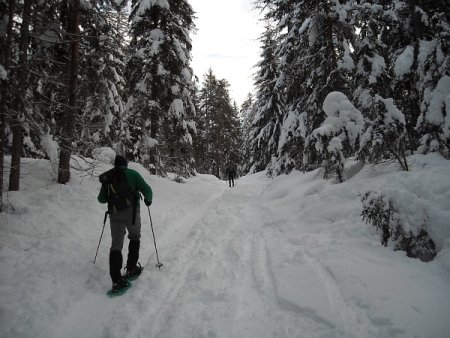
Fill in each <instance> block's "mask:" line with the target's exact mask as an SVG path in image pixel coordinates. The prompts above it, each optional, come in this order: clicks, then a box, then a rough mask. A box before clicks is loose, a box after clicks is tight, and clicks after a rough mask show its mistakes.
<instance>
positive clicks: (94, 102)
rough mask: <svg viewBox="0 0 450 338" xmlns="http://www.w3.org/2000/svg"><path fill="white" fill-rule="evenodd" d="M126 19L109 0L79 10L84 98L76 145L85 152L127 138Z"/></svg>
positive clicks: (85, 153)
mask: <svg viewBox="0 0 450 338" xmlns="http://www.w3.org/2000/svg"><path fill="white" fill-rule="evenodd" d="M126 20H127V19H126V17H125V13H124V11H123V10H121V9H120V8H119V7H117V6H112V5H111V4H109V3H101V2H95V1H91V6H90V7H89V8H87V9H85V10H83V12H82V22H81V24H82V26H83V28H84V33H83V36H82V39H81V42H82V43H81V51H82V55H81V65H80V73H81V74H80V76H81V79H82V85H81V86H80V87H81V90H80V93H79V94H80V96H81V97H82V98H83V100H82V104H81V116H80V123H79V125H78V131H77V133H78V134H79V135H80V138H79V140H78V142H77V146H76V147H77V150H78V151H79V152H80V153H81V154H83V155H85V156H90V155H91V153H90V151H91V150H92V149H94V148H95V147H101V146H113V147H114V148H115V149H117V150H119V149H120V148H121V146H120V143H121V140H122V142H123V141H124V139H125V138H126V134H127V130H126V127H125V116H124V102H123V96H124V91H125V86H126V83H125V79H124V77H123V72H124V68H125V48H126V42H125V40H124V36H125V35H126V33H127V27H126V26H125V24H126ZM119 152H120V151H119Z"/></svg>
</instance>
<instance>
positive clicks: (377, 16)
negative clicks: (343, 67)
mask: <svg viewBox="0 0 450 338" xmlns="http://www.w3.org/2000/svg"><path fill="white" fill-rule="evenodd" d="M352 13H353V15H352V24H353V26H354V27H355V29H356V30H358V31H359V32H358V35H357V37H356V38H355V39H354V40H353V41H352V44H353V49H354V51H353V55H354V58H355V60H356V62H355V63H356V69H355V74H354V80H355V81H354V82H355V91H354V92H353V97H352V99H353V100H352V101H353V102H354V104H355V105H356V107H357V108H358V109H360V110H361V112H362V113H363V115H364V116H369V117H370V116H371V115H372V103H373V99H374V97H375V95H379V96H381V97H392V94H393V88H392V85H391V80H392V71H391V68H392V67H391V65H390V63H389V62H390V58H389V55H388V52H389V51H388V46H389V39H390V38H391V36H392V27H393V26H395V25H396V23H395V20H393V17H392V13H391V11H390V6H389V5H386V1H383V0H379V1H376V0H375V1H371V2H367V1H365V0H362V1H355V3H354V4H353V11H352Z"/></svg>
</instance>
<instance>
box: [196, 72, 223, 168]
mask: <svg viewBox="0 0 450 338" xmlns="http://www.w3.org/2000/svg"><path fill="white" fill-rule="evenodd" d="M217 86H218V80H217V78H216V76H215V75H214V73H213V70H212V69H211V68H210V69H208V72H207V73H206V74H204V76H203V82H202V84H201V89H200V92H199V95H198V111H197V116H196V121H197V123H198V125H199V133H198V135H197V145H196V147H197V149H198V151H197V158H196V163H197V170H198V172H200V173H208V174H211V173H212V167H213V165H214V158H213V156H212V152H213V149H214V147H215V146H214V144H213V137H214V135H213V121H214V120H215V112H216V110H215V109H216V108H215V102H216V95H217Z"/></svg>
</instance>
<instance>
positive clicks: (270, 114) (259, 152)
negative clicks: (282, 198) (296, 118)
mask: <svg viewBox="0 0 450 338" xmlns="http://www.w3.org/2000/svg"><path fill="white" fill-rule="evenodd" d="M274 34H275V33H274V30H273V29H272V27H270V26H269V25H267V26H266V29H265V32H264V33H263V34H262V36H261V38H260V41H261V43H262V53H261V61H260V62H259V63H258V64H257V67H258V71H257V73H256V79H255V86H256V90H257V92H256V98H255V102H254V104H253V106H252V111H253V117H252V120H251V121H249V124H250V126H249V129H248V130H247V132H246V134H247V135H248V136H247V142H246V144H245V150H244V152H245V153H246V154H248V156H247V157H246V158H247V162H246V168H245V169H246V170H245V171H246V172H252V173H253V172H258V171H261V170H264V169H266V167H267V166H268V164H269V163H270V162H271V160H272V157H274V156H275V157H276V156H277V150H278V142H279V138H280V133H281V124H282V123H283V113H284V103H283V95H282V91H280V87H279V86H277V79H278V58H277V56H276V53H275V50H276V39H275V37H274Z"/></svg>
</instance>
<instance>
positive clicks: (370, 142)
mask: <svg viewBox="0 0 450 338" xmlns="http://www.w3.org/2000/svg"><path fill="white" fill-rule="evenodd" d="M368 115H369V116H370V118H369V119H366V123H367V128H366V130H365V132H364V134H363V135H362V137H361V140H360V149H359V152H358V156H359V157H360V158H362V159H364V160H367V161H369V162H371V163H379V162H380V161H383V160H387V159H392V158H394V159H395V160H396V161H397V162H398V163H399V164H400V166H401V168H402V169H403V170H406V171H408V163H407V161H406V156H405V149H406V135H407V134H406V122H405V116H404V115H403V114H402V112H401V111H400V110H398V109H397V107H396V106H395V104H394V101H393V100H392V99H383V98H382V97H381V96H379V95H376V96H375V97H374V98H373V103H372V105H371V107H370V112H369V114H368Z"/></svg>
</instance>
